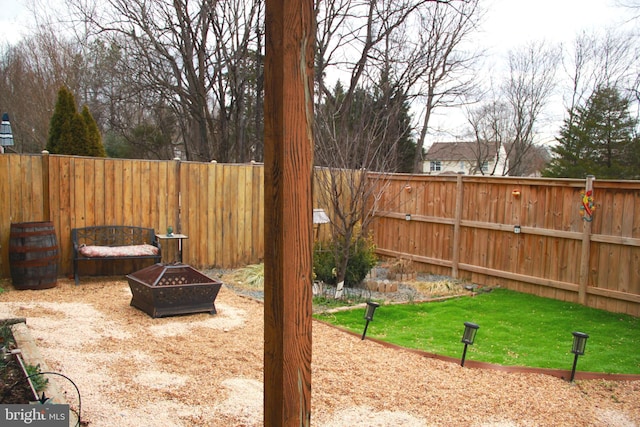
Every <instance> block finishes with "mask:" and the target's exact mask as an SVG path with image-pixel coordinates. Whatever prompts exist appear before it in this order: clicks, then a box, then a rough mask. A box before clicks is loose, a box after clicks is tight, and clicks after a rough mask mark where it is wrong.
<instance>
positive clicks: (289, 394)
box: [264, 0, 315, 427]
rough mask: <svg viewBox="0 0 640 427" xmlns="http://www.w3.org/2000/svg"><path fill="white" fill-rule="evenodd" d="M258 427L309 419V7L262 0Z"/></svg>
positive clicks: (304, 2) (298, 1)
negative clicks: (260, 387) (261, 279)
mask: <svg viewBox="0 0 640 427" xmlns="http://www.w3.org/2000/svg"><path fill="white" fill-rule="evenodd" d="M265 19H266V22H265V30H266V45H265V47H266V59H265V86H264V89H265V103H264V106H265V108H264V117H265V118H264V121H265V126H264V127H265V141H264V162H265V178H264V180H265V183H264V184H265V185H264V189H265V190H264V197H265V200H264V212H265V214H264V223H265V239H264V241H265V254H264V255H265V268H264V274H265V276H264V283H265V285H264V287H265V294H264V300H265V305H264V323H265V325H264V425H265V426H267V427H271V426H308V425H309V424H310V419H311V323H312V322H311V320H312V318H311V315H312V310H311V298H312V288H311V287H312V282H313V278H312V270H313V263H312V257H313V252H312V245H313V223H312V217H313V204H312V203H313V198H312V173H313V66H314V57H313V55H314V41H315V22H314V13H313V1H312V0H267V1H266V15H265Z"/></svg>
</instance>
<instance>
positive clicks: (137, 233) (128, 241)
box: [71, 225, 162, 285]
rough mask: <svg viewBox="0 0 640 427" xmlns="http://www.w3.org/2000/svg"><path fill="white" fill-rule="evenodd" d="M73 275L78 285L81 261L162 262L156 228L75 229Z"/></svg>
mask: <svg viewBox="0 0 640 427" xmlns="http://www.w3.org/2000/svg"><path fill="white" fill-rule="evenodd" d="M71 241H72V242H73V276H74V278H75V281H76V285H77V284H78V283H79V279H78V263H79V262H80V261H82V262H84V261H105V260H114V261H115V260H132V259H153V260H155V262H160V261H161V259H162V253H161V248H160V243H159V242H158V238H157V237H156V233H155V230H154V229H153V228H144V227H132V226H120V225H102V226H94V227H84V228H73V229H72V230H71Z"/></svg>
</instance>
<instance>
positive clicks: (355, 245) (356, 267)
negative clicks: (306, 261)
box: [313, 237, 378, 287]
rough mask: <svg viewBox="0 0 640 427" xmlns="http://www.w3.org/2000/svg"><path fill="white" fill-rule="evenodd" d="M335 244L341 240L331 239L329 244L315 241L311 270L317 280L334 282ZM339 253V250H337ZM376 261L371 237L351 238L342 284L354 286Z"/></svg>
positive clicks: (331, 283) (328, 282)
mask: <svg viewBox="0 0 640 427" xmlns="http://www.w3.org/2000/svg"><path fill="white" fill-rule="evenodd" d="M336 244H340V245H342V244H343V243H342V242H336V241H333V242H331V243H330V244H329V245H327V244H326V243H325V244H322V245H321V244H320V243H316V245H315V249H314V253H313V271H314V273H315V275H316V279H317V280H321V281H323V282H325V283H327V284H330V285H335V284H336V259H335V255H334V254H335V253H336V252H337V251H336V250H335V249H337V248H336ZM338 253H339V251H338ZM377 261H378V259H377V257H376V254H375V245H374V244H373V241H372V239H371V238H366V237H360V238H358V239H353V240H352V241H351V244H350V245H349V259H348V261H347V272H346V274H345V278H344V284H345V286H347V287H354V286H356V285H358V284H360V282H362V281H363V280H364V278H365V277H366V276H367V274H368V273H369V271H370V270H371V269H372V268H373V267H374V266H375V265H376V262H377Z"/></svg>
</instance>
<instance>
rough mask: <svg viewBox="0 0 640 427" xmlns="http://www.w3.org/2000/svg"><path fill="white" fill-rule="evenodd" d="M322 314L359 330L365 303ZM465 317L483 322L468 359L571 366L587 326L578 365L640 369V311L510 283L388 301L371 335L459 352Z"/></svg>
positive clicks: (404, 344) (437, 350)
mask: <svg viewBox="0 0 640 427" xmlns="http://www.w3.org/2000/svg"><path fill="white" fill-rule="evenodd" d="M316 317H317V318H318V319H320V320H323V321H326V322H329V323H332V324H335V325H337V326H341V327H344V328H346V329H349V330H352V331H354V332H358V333H362V330H363V329H364V324H365V320H364V318H363V317H364V309H363V308H359V309H354V310H349V311H342V312H337V313H320V314H317V315H316ZM465 321H469V322H474V323H477V324H478V325H479V326H480V329H479V330H478V333H477V335H476V340H475V343H474V345H471V346H469V347H468V350H467V360H477V361H483V362H489V363H497V364H501V365H511V366H530V367H540V368H556V369H571V366H572V363H573V354H572V353H571V346H572V343H573V335H572V334H571V333H572V332H573V331H580V332H585V333H587V334H589V339H588V340H587V344H586V351H585V354H584V356H580V358H579V360H578V365H577V369H578V370H580V371H590V372H606V373H619V374H640V352H638V349H640V319H638V318H635V317H632V316H628V315H623V314H616V313H610V312H607V311H603V310H597V309H592V308H588V307H584V306H582V305H578V304H571V303H567V302H562V301H557V300H553V299H548V298H540V297H537V296H534V295H529V294H524V293H519V292H514V291H509V290H506V289H494V290H493V291H492V292H490V293H483V294H480V295H477V296H474V297H459V298H454V299H450V300H446V301H441V302H430V303H419V304H403V305H387V306H382V307H380V308H378V309H377V311H376V313H375V316H374V319H373V321H372V322H371V323H370V324H369V328H368V330H367V337H374V338H377V339H380V340H383V341H387V342H390V343H394V344H396V345H400V346H402V347H407V348H414V349H420V350H424V351H427V352H430V353H436V354H440V355H445V356H451V357H456V358H460V357H461V355H462V350H463V347H464V345H463V344H462V343H461V341H460V340H461V338H462V333H463V331H464V322H465Z"/></svg>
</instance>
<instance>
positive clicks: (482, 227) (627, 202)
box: [373, 175, 640, 316]
mask: <svg viewBox="0 0 640 427" xmlns="http://www.w3.org/2000/svg"><path fill="white" fill-rule="evenodd" d="M379 182H382V181H379ZM381 185H382V184H381ZM587 185H588V184H587V181H585V180H582V181H581V180H564V179H560V180H558V179H556V180H550V179H523V178H491V177H475V176H462V175H458V176H455V175H453V176H411V177H410V176H393V177H390V179H389V181H387V182H385V184H384V187H381V190H380V194H381V197H380V199H379V200H378V201H377V203H378V206H379V207H380V208H379V211H378V213H377V217H378V218H377V220H376V221H374V225H373V236H374V239H375V241H376V244H377V245H378V252H379V253H380V254H382V255H384V256H388V257H399V258H407V259H412V260H413V261H415V262H416V263H417V264H418V265H419V267H420V270H422V271H431V272H433V273H439V274H446V275H453V276H455V277H459V278H464V279H468V280H471V281H473V282H475V283H477V284H480V285H489V286H504V287H508V288H511V289H515V290H518V291H522V292H528V293H533V294H537V295H540V296H544V297H550V298H556V299H560V300H566V301H573V302H580V303H582V304H586V305H589V306H591V307H597V308H602V309H605V310H609V311H614V312H624V313H628V314H632V315H635V316H639V315H640V182H637V181H626V182H625V181H615V182H614V181H598V180H595V181H593V201H594V207H595V210H594V214H593V217H592V221H586V220H584V219H583V216H582V213H583V211H582V210H581V206H582V197H583V195H584V192H585V190H586V189H587ZM516 231H518V232H516Z"/></svg>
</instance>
